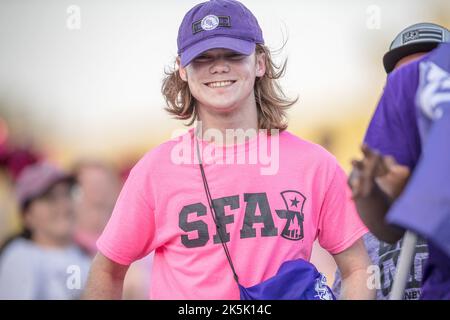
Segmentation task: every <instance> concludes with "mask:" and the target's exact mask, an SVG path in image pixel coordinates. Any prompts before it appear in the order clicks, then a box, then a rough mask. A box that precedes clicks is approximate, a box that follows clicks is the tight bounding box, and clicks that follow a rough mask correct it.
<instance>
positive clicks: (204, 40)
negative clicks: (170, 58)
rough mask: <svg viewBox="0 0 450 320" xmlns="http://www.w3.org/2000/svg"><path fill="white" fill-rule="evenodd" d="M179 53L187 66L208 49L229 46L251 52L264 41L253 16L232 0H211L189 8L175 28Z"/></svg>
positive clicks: (246, 53)
mask: <svg viewBox="0 0 450 320" xmlns="http://www.w3.org/2000/svg"><path fill="white" fill-rule="evenodd" d="M177 43H178V55H179V56H180V57H181V65H182V66H183V67H185V66H187V65H188V64H189V63H190V62H191V61H192V60H193V59H194V58H195V57H197V56H199V55H200V54H202V53H203V52H205V51H208V50H211V49H217V48H222V49H230V50H233V51H236V52H239V53H241V54H245V55H250V54H252V53H253V52H254V51H255V47H256V44H263V43H264V39H263V35H262V31H261V28H260V27H259V24H258V21H257V20H256V18H255V16H254V15H253V14H252V13H251V11H250V10H248V9H247V8H246V7H245V6H244V5H243V4H242V3H240V2H238V1H234V0H211V1H207V2H203V3H200V4H198V5H196V6H195V7H193V8H192V9H191V10H189V11H188V12H187V13H186V15H185V16H184V18H183V21H182V22H181V25H180V28H179V30H178V40H177Z"/></svg>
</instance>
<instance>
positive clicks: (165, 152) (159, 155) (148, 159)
mask: <svg viewBox="0 0 450 320" xmlns="http://www.w3.org/2000/svg"><path fill="white" fill-rule="evenodd" d="M186 143H187V147H188V148H189V147H191V143H192V137H191V131H189V132H186V133H184V134H182V135H179V136H177V137H174V138H171V139H170V140H167V141H166V142H163V143H161V144H159V145H157V146H156V147H154V148H152V149H151V150H149V151H148V152H147V153H145V154H144V156H143V157H142V158H141V159H140V160H139V161H138V162H137V163H136V165H135V166H134V167H133V169H132V170H131V172H130V174H136V173H138V174H140V175H142V174H143V173H145V172H147V173H148V172H150V171H153V172H154V171H155V170H161V169H162V170H163V169H164V168H166V167H167V166H170V165H171V164H172V163H173V162H174V161H172V156H173V152H174V151H176V150H177V146H181V147H183V148H185V147H186V146H185V145H186Z"/></svg>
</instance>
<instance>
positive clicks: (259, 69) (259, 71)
mask: <svg viewBox="0 0 450 320" xmlns="http://www.w3.org/2000/svg"><path fill="white" fill-rule="evenodd" d="M265 73H266V54H265V53H264V52H261V53H258V54H256V76H257V77H259V78H261V77H262V76H264V74H265Z"/></svg>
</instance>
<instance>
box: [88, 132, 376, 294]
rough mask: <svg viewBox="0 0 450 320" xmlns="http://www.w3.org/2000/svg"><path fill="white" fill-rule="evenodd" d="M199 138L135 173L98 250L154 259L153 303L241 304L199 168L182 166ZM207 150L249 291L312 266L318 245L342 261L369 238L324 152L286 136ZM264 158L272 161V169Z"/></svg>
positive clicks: (165, 148)
mask: <svg viewBox="0 0 450 320" xmlns="http://www.w3.org/2000/svg"><path fill="white" fill-rule="evenodd" d="M192 136H193V131H192V130H190V131H189V132H188V133H186V134H185V135H183V136H181V137H180V138H178V139H172V140H170V141H168V142H166V143H164V144H162V145H160V146H158V147H156V148H155V149H153V150H152V151H150V152H149V153H147V154H146V155H145V156H144V157H143V158H142V159H141V160H140V161H139V162H138V163H137V164H136V166H135V167H134V168H133V170H132V171H131V173H130V175H129V177H128V180H127V181H126V183H125V185H124V187H123V189H122V191H121V193H120V196H119V198H118V200H117V203H116V206H115V209H114V211H113V214H112V217H111V219H110V221H109V223H108V225H107V226H106V228H105V230H104V232H103V234H102V236H101V237H100V239H99V240H98V242H97V246H98V249H99V250H100V252H101V253H102V254H104V255H105V256H107V257H108V258H110V259H111V260H113V261H115V262H117V263H119V264H123V265H128V264H130V263H132V262H133V261H135V260H138V259H140V258H142V257H144V256H146V255H147V254H149V253H150V252H152V251H155V256H154V263H153V270H152V283H151V289H150V297H151V298H152V299H239V289H238V287H237V285H236V283H235V282H234V279H233V274H232V272H231V268H230V266H229V264H228V261H227V258H226V255H225V252H224V250H223V247H222V245H221V242H220V238H219V237H218V235H217V229H216V226H215V224H214V220H213V218H212V215H211V212H210V209H209V205H208V201H207V197H206V194H205V191H204V186H203V182H202V177H201V173H200V169H199V165H198V164H196V163H192V162H193V161H192V160H193V158H192V157H191V158H190V159H189V160H191V161H188V160H187V159H188V158H189V157H186V158H185V159H184V163H180V162H183V161H182V160H180V159H181V157H180V155H186V154H187V151H186V150H187V149H186V148H185V149H184V150H185V152H184V153H183V151H180V149H181V147H180V146H181V145H182V144H181V141H185V142H186V141H188V142H189V143H188V145H190V147H192V148H191V150H190V152H191V153H192V154H194V155H195V149H194V144H193V143H192ZM263 138H266V139H263ZM265 140H268V142H269V145H268V146H266V147H265V148H264V147H261V146H262V145H263V143H262V141H265ZM200 145H201V146H202V150H203V152H204V155H203V156H202V158H203V161H204V168H205V174H206V178H207V181H208V185H209V188H210V192H211V195H212V198H213V199H214V205H215V208H216V210H215V211H216V213H217V215H218V219H220V221H222V224H223V225H224V228H226V231H224V232H223V234H224V241H226V242H227V245H228V248H229V251H230V255H231V258H232V261H233V263H234V266H235V269H236V272H237V274H238V275H239V280H240V282H241V284H242V285H243V286H245V287H249V286H253V285H255V284H257V283H259V282H261V281H264V280H266V279H268V278H270V277H272V276H273V275H275V274H276V272H277V270H278V268H279V267H280V265H281V264H282V263H283V262H284V261H287V260H293V259H298V258H303V259H305V260H309V259H310V256H311V250H312V246H313V242H314V240H315V239H317V238H318V240H319V243H320V245H321V246H322V247H323V248H325V249H326V250H327V251H328V252H330V253H331V254H337V253H340V252H342V251H343V250H345V249H347V248H349V247H350V246H351V245H352V244H353V243H354V242H355V241H356V240H358V239H359V238H360V237H361V236H362V235H364V234H365V233H366V232H367V229H366V228H365V226H364V225H363V223H362V222H361V221H360V219H359V217H358V215H357V213H356V209H355V207H354V204H353V202H352V201H351V199H350V191H349V189H348V187H347V184H346V175H345V173H344V171H343V170H342V169H341V168H340V167H339V165H338V163H337V161H336V159H335V158H334V157H333V156H332V155H331V154H330V153H328V152H327V151H326V150H324V149H323V148H322V147H320V146H318V145H315V144H313V143H310V142H307V141H305V140H302V139H300V138H298V137H296V136H294V135H292V134H291V133H289V132H287V131H283V132H281V133H280V134H279V135H276V136H271V137H270V138H268V139H267V136H266V135H265V134H260V135H259V136H256V137H254V138H252V139H250V140H249V141H247V142H245V143H242V144H239V145H235V146H228V147H220V148H219V147H214V144H212V143H207V142H205V141H201V144H200ZM183 146H186V144H184V145H183ZM265 150H266V151H267V152H266V153H265V154H266V155H267V154H270V155H271V156H272V162H271V165H270V169H269V164H268V163H269V162H268V160H267V159H268V158H267V157H263V156H262V155H263V154H264V152H263V151H265ZM270 150H272V153H270V152H269V151H270ZM255 154H256V155H257V156H256V158H257V161H254V160H255V157H253V158H252V155H253V156H254V155H255ZM208 155H210V156H208ZM259 155H261V156H260V157H259ZM244 156H245V157H246V158H244ZM233 157H234V159H232V160H234V161H232V160H230V159H231V158H233ZM221 159H223V161H222V162H221V161H220V160H221ZM239 159H240V160H239ZM243 160H245V161H243ZM243 162H244V163H243ZM255 162H256V163H255ZM275 162H276V163H275ZM264 169H265V171H264ZM263 172H264V173H263Z"/></svg>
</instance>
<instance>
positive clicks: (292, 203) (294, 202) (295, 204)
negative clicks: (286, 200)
mask: <svg viewBox="0 0 450 320" xmlns="http://www.w3.org/2000/svg"><path fill="white" fill-rule="evenodd" d="M299 202H300V201H298V200H297V197H295V198H294V200H292V199H291V206H293V207H294V206H295V207H296V208H297V204H298V203H299Z"/></svg>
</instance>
